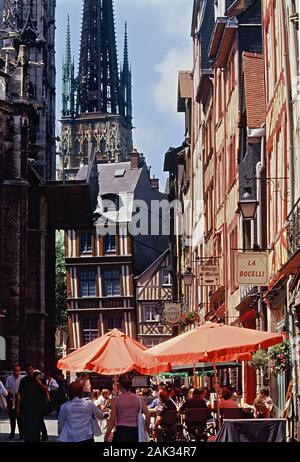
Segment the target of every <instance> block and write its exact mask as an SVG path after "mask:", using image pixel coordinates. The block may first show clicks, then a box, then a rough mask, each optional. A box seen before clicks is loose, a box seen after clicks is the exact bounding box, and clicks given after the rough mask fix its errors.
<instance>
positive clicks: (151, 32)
mask: <svg viewBox="0 0 300 462" xmlns="http://www.w3.org/2000/svg"><path fill="white" fill-rule="evenodd" d="M114 5H115V17H116V31H117V42H118V51H119V60H121V59H122V57H123V37H124V23H125V21H127V23H128V33H129V53H130V59H131V65H132V72H133V111H134V126H135V127H136V129H135V130H134V145H135V147H136V148H137V149H138V150H139V151H140V152H143V153H144V154H145V156H146V158H147V162H148V164H149V165H151V166H152V173H153V174H155V175H156V176H158V177H160V178H165V177H164V175H163V174H162V170H163V158H164V153H165V152H166V151H167V149H168V148H169V146H178V145H179V144H181V143H182V141H183V138H184V116H183V114H177V113H176V101H177V74H178V71H179V70H182V69H183V70H184V69H190V68H191V64H192V40H191V37H190V29H191V26H190V25H191V17H192V7H193V0H115V1H114ZM81 7H82V0H57V13H56V15H57V31H56V34H57V35H56V43H57V117H58V119H59V118H60V110H61V63H62V57H63V54H64V50H65V32H66V23H67V15H68V13H69V14H70V17H71V35H72V52H73V55H74V57H75V63H76V64H77V62H78V52H79V45H80V30H81ZM59 129H60V127H59V124H57V130H59ZM162 186H163V185H162Z"/></svg>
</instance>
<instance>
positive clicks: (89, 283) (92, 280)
mask: <svg viewBox="0 0 300 462" xmlns="http://www.w3.org/2000/svg"><path fill="white" fill-rule="evenodd" d="M79 296H80V297H95V296H96V272H95V271H80V273H79Z"/></svg>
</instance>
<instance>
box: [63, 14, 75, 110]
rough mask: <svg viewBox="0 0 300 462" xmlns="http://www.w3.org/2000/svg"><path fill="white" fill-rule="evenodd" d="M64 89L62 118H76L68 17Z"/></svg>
mask: <svg viewBox="0 0 300 462" xmlns="http://www.w3.org/2000/svg"><path fill="white" fill-rule="evenodd" d="M62 75H63V89H62V116H63V117H73V116H74V97H75V82H74V62H73V60H72V51H71V27H70V16H69V15H68V23H67V36H66V49H65V57H64V61H63V69H62Z"/></svg>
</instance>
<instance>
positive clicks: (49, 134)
mask: <svg viewBox="0 0 300 462" xmlns="http://www.w3.org/2000/svg"><path fill="white" fill-rule="evenodd" d="M55 2H56V0H43V1H41V0H2V1H1V2H0V15H1V19H0V25H1V35H0V41H1V47H2V53H5V55H6V56H5V59H6V61H7V63H10V65H14V64H15V66H16V68H17V64H18V62H19V58H20V57H22V59H23V60H25V61H26V63H27V67H28V69H27V75H26V81H25V82H24V86H23V94H22V95H21V96H23V97H27V98H28V99H29V103H33V105H34V109H35V110H36V119H37V127H38V129H37V132H36V143H35V145H32V159H33V160H34V163H35V168H36V170H37V171H38V172H39V175H40V176H41V177H42V178H43V179H46V180H48V179H49V180H51V179H54V178H55V164H56V149H55V77H56V75H55V50H54V41H55ZM16 72H21V71H20V69H19V70H16ZM21 80H22V77H20V81H21ZM13 96H14V95H13V94H12V95H11V97H13Z"/></svg>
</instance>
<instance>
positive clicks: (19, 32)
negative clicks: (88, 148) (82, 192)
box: [0, 0, 55, 369]
mask: <svg viewBox="0 0 300 462" xmlns="http://www.w3.org/2000/svg"><path fill="white" fill-rule="evenodd" d="M54 13H55V1H51V0H49V1H44V2H40V1H38V0H36V1H31V2H30V1H26V0H24V1H20V2H13V1H4V2H2V4H1V18H2V25H1V29H2V34H1V56H0V88H1V92H0V127H1V128H0V137H1V142H0V335H1V337H3V338H4V341H5V349H6V352H5V353H6V355H5V357H6V361H4V362H3V363H1V369H6V368H9V367H11V365H12V364H13V363H15V362H20V363H21V364H22V365H23V364H24V363H25V362H27V361H32V362H33V363H34V364H35V365H36V367H40V368H44V367H45V366H46V365H47V367H53V365H54V360H55V356H54V333H55V316H54V258H55V251H54V230H50V229H48V228H47V217H48V209H47V200H46V197H45V193H44V190H43V187H42V186H43V184H44V182H45V181H46V180H51V179H53V176H54V174H55V139H54V129H55V123H54V120H55V119H54V117H55V61H54V32H55V15H54Z"/></svg>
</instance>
